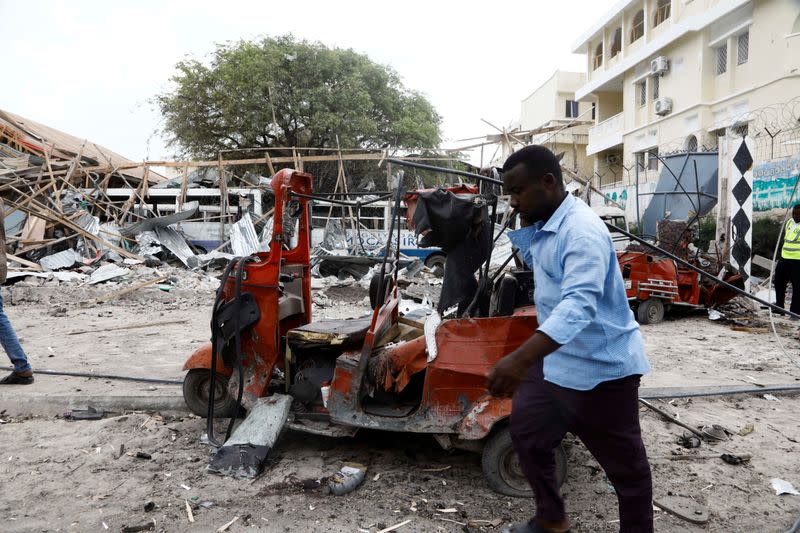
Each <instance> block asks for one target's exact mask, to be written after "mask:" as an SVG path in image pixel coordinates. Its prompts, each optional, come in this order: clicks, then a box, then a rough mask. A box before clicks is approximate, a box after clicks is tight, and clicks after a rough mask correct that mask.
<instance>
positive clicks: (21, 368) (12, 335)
mask: <svg viewBox="0 0 800 533" xmlns="http://www.w3.org/2000/svg"><path fill="white" fill-rule="evenodd" d="M0 344H2V345H3V349H4V350H5V351H6V354H8V358H9V359H11V364H12V365H14V372H15V373H17V374H26V373H29V372H30V371H31V365H30V363H28V357H27V356H26V355H25V351H24V350H23V349H22V346H20V344H19V339H18V338H17V333H16V332H15V331H14V328H13V327H12V326H11V321H9V320H8V317H7V316H6V312H5V309H3V296H2V294H0Z"/></svg>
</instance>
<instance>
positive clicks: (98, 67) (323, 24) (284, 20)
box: [0, 0, 616, 160]
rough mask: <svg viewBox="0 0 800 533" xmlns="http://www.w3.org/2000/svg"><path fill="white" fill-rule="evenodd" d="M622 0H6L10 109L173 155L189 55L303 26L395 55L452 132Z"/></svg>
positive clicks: (5, 74) (513, 92)
mask: <svg viewBox="0 0 800 533" xmlns="http://www.w3.org/2000/svg"><path fill="white" fill-rule="evenodd" d="M615 3H616V1H615V0H594V1H587V0H559V1H557V2H544V1H538V0H528V1H524V2H523V1H514V2H487V1H482V2H472V1H461V2H437V1H435V0H427V1H425V2H422V1H409V0H405V1H397V2H380V1H378V2H356V1H348V0H339V1H324V2H322V1H320V2H300V1H289V2H277V1H271V2H270V1H253V2H249V1H248V2H245V1H235V0H228V1H225V2H221V1H219V0H217V1H213V2H212V1H205V0H202V1H191V2H190V1H169V0H163V1H148V0H139V1H135V2H134V1H122V0H120V1H82V0H73V1H70V2H66V1H39V0H25V1H19V0H0V35H2V36H3V49H4V53H3V59H2V62H0V72H1V73H2V74H0V78H1V79H2V83H0V109H5V110H8V111H11V112H13V113H17V114H19V115H22V116H24V117H27V118H31V119H34V120H37V121H39V122H43V123H45V124H47V125H50V126H53V127H55V128H58V129H61V130H63V131H66V132H68V133H71V134H73V135H75V136H78V137H82V138H88V139H90V140H92V141H94V142H96V143H98V144H102V145H104V146H106V147H108V148H110V149H112V150H114V151H116V152H118V153H120V154H122V155H124V156H126V157H128V158H130V159H133V160H143V159H145V158H146V157H148V156H149V158H150V159H151V160H157V159H171V158H172V156H173V153H174V151H173V150H172V149H171V148H169V147H167V145H166V140H165V139H163V138H161V136H160V134H159V131H160V129H161V126H162V124H161V117H160V113H158V111H157V110H156V109H155V108H154V107H153V105H152V104H151V103H150V99H151V98H152V97H153V96H154V95H155V94H157V93H159V92H162V91H164V90H165V89H167V88H168V87H169V82H168V80H169V78H170V76H171V74H172V72H173V67H174V65H175V63H176V62H177V61H178V60H180V59H181V58H183V57H184V56H187V55H188V56H193V57H196V58H199V59H202V60H208V59H209V58H210V53H211V52H212V51H213V49H214V43H219V42H225V41H236V40H239V39H252V38H256V37H258V36H262V35H281V34H284V33H293V34H294V35H295V36H296V37H300V38H305V39H309V40H318V41H320V42H322V43H324V44H326V45H328V46H336V47H341V48H353V49H354V50H356V51H358V52H362V53H365V54H367V55H368V56H369V57H370V58H372V59H373V60H375V61H377V62H380V63H384V64H388V65H391V66H392V67H393V68H394V69H395V70H396V71H397V72H398V73H399V74H400V75H401V76H402V78H403V80H404V82H405V84H406V86H407V87H409V88H412V89H416V90H418V91H421V92H423V93H424V94H426V95H427V96H428V97H429V98H430V100H431V101H432V103H433V105H434V106H435V107H436V109H437V110H438V111H439V113H440V114H441V115H442V117H443V119H444V122H443V131H444V136H445V140H446V145H448V146H453V145H457V144H459V143H458V142H457V141H458V140H459V139H463V138H466V137H474V136H478V135H485V134H488V133H495V132H494V131H493V130H492V129H491V128H490V127H489V126H487V125H486V124H484V123H483V122H481V119H486V120H488V121H490V122H492V123H493V124H496V125H498V126H503V125H507V124H509V123H510V122H512V121H514V120H516V119H517V118H518V116H519V105H520V101H521V100H522V99H523V98H525V97H526V96H527V95H529V94H530V93H531V92H532V91H533V90H534V89H536V87H538V86H539V85H540V84H541V83H543V82H544V81H545V80H547V78H549V77H550V75H551V74H552V73H553V71H554V70H555V69H559V68H560V69H562V70H583V67H584V61H583V59H582V58H581V57H580V56H574V55H572V54H571V53H570V50H571V45H572V43H573V42H574V41H575V39H576V38H578V37H579V36H580V35H581V34H582V33H583V32H584V31H585V30H586V29H587V28H588V27H589V26H590V25H591V23H592V22H593V21H595V20H596V19H597V18H598V17H599V16H600V15H601V14H602V13H604V12H605V11H607V10H608V9H610V8H611V7H612V6H613V5H614V4H615Z"/></svg>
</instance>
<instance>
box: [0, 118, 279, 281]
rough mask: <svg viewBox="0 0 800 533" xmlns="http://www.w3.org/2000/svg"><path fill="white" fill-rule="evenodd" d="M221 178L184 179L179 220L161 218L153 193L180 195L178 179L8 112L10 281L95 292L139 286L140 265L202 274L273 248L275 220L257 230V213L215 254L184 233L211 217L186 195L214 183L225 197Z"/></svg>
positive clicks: (3, 168)
mask: <svg viewBox="0 0 800 533" xmlns="http://www.w3.org/2000/svg"><path fill="white" fill-rule="evenodd" d="M211 170H214V172H208V169H206V170H205V171H203V172H200V171H198V172H194V173H191V174H190V173H188V172H186V173H185V174H184V177H183V179H178V180H177V183H178V185H177V186H178V187H183V189H182V190H181V194H178V195H175V196H176V197H177V198H178V203H177V205H176V207H175V208H174V210H175V212H174V213H168V214H166V215H162V216H159V214H160V213H159V212H158V211H157V210H155V209H154V208H153V206H152V205H151V203H150V202H149V201H148V200H147V198H148V197H149V196H148V192H149V189H150V188H168V187H174V186H175V183H173V182H175V180H167V178H165V177H164V176H161V175H160V174H158V173H156V172H153V171H152V170H150V169H149V168H148V167H144V168H139V167H136V164H135V163H134V162H132V161H130V160H128V159H126V158H124V157H122V156H120V155H118V154H115V153H114V152H112V151H110V150H108V149H106V148H103V147H101V146H98V145H96V144H94V143H90V142H88V141H85V140H80V139H78V138H76V137H72V136H70V135H67V134H65V133H63V132H60V131H58V130H54V129H52V128H49V127H47V126H45V125H43V124H39V123H37V122H34V121H31V120H28V119H25V118H23V117H19V116H17V115H14V114H12V113H8V112H5V111H0V196H2V198H3V202H4V204H5V205H4V214H5V230H6V243H7V246H6V247H7V257H8V264H9V275H8V277H9V279H14V278H25V277H33V278H37V279H43V280H47V281H49V282H77V283H82V284H88V285H95V284H98V283H106V282H109V281H110V280H119V279H120V278H123V277H126V276H127V277H131V275H132V272H131V270H132V268H134V267H137V266H138V265H142V266H144V267H147V268H153V267H159V266H161V265H164V264H165V263H169V264H172V265H177V266H180V267H182V268H189V269H198V268H200V267H208V266H209V265H218V264H220V263H224V262H225V261H227V259H229V258H230V257H233V255H234V254H235V255H243V254H246V253H252V252H254V251H258V250H262V249H264V247H263V245H261V241H263V239H259V238H258V237H257V236H256V227H257V225H259V224H260V225H261V226H264V223H263V221H264V218H266V217H261V219H258V220H255V221H254V220H253V218H252V217H251V216H246V215H247V214H249V211H245V212H244V214H243V216H241V217H240V221H239V222H238V223H236V224H234V225H232V226H230V231H229V232H228V233H229V235H230V240H228V241H227V242H225V243H223V245H222V246H220V247H219V248H218V249H217V250H213V251H211V252H210V253H207V252H206V250H204V249H198V248H195V247H194V246H193V245H192V244H190V242H189V241H188V239H187V238H186V236H185V235H184V234H183V233H182V232H181V228H180V223H181V222H183V221H187V220H189V219H192V218H195V219H198V218H199V219H202V216H203V214H202V212H201V208H202V207H203V206H201V205H200V202H198V201H193V202H185V201H184V200H185V198H186V196H185V188H186V187H194V186H202V185H204V184H205V183H206V182H208V181H209V179H208V178H209V175H210V174H214V175H213V176H211V180H210V181H211V185H212V186H214V185H217V186H219V187H221V189H223V190H224V189H225V187H224V186H222V185H220V184H219V177H218V175H217V174H215V172H216V171H215V169H211ZM224 176H225V180H226V181H227V180H229V179H231V178H232V176H228V175H227V174H225V175H224ZM251 185H252V184H251ZM256 185H260V183H258V184H256ZM120 189H121V190H124V191H126V192H127V193H128V194H126V195H124V198H121V197H120V196H116V197H114V198H112V197H111V196H110V194H111V193H110V192H109V191H110V190H120ZM211 201H214V200H211ZM216 202H217V203H219V197H217V199H216ZM217 210H219V206H217ZM262 236H263V235H262ZM223 250H225V251H230V252H232V253H225V251H223ZM134 277H135V276H134Z"/></svg>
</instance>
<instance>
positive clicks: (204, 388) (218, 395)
mask: <svg viewBox="0 0 800 533" xmlns="http://www.w3.org/2000/svg"><path fill="white" fill-rule="evenodd" d="M210 389H211V370H209V369H207V368H193V369H191V370H189V372H187V373H186V377H185V378H183V400H184V401H185V402H186V406H187V407H188V408H189V410H190V411H191V412H193V413H194V414H196V415H197V416H202V417H206V416H208V397H209V394H208V392H209V390H210ZM238 412H239V410H238V409H237V406H236V398H232V397H231V396H230V394H228V376H223V375H222V374H220V373H219V372H218V373H217V375H216V377H215V379H214V417H215V418H217V417H218V418H230V417H232V416H234V415H236V414H237V413H238Z"/></svg>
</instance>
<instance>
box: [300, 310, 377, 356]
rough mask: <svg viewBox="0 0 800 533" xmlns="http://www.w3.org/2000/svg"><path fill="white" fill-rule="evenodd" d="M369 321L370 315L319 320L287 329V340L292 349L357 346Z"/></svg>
mask: <svg viewBox="0 0 800 533" xmlns="http://www.w3.org/2000/svg"><path fill="white" fill-rule="evenodd" d="M371 322H372V317H371V316H366V317H363V318H349V319H343V320H342V319H339V320H335V319H334V320H319V321H317V322H312V323H311V324H306V325H305V326H300V327H299V328H294V329H293V330H291V331H289V333H288V334H287V340H288V342H289V344H290V346H291V347H292V349H293V350H297V351H304V350H314V349H320V348H333V347H336V348H338V349H340V350H346V349H348V348H358V347H359V346H361V345H362V344H363V342H364V337H366V336H367V331H368V330H369V326H370V323H371Z"/></svg>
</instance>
